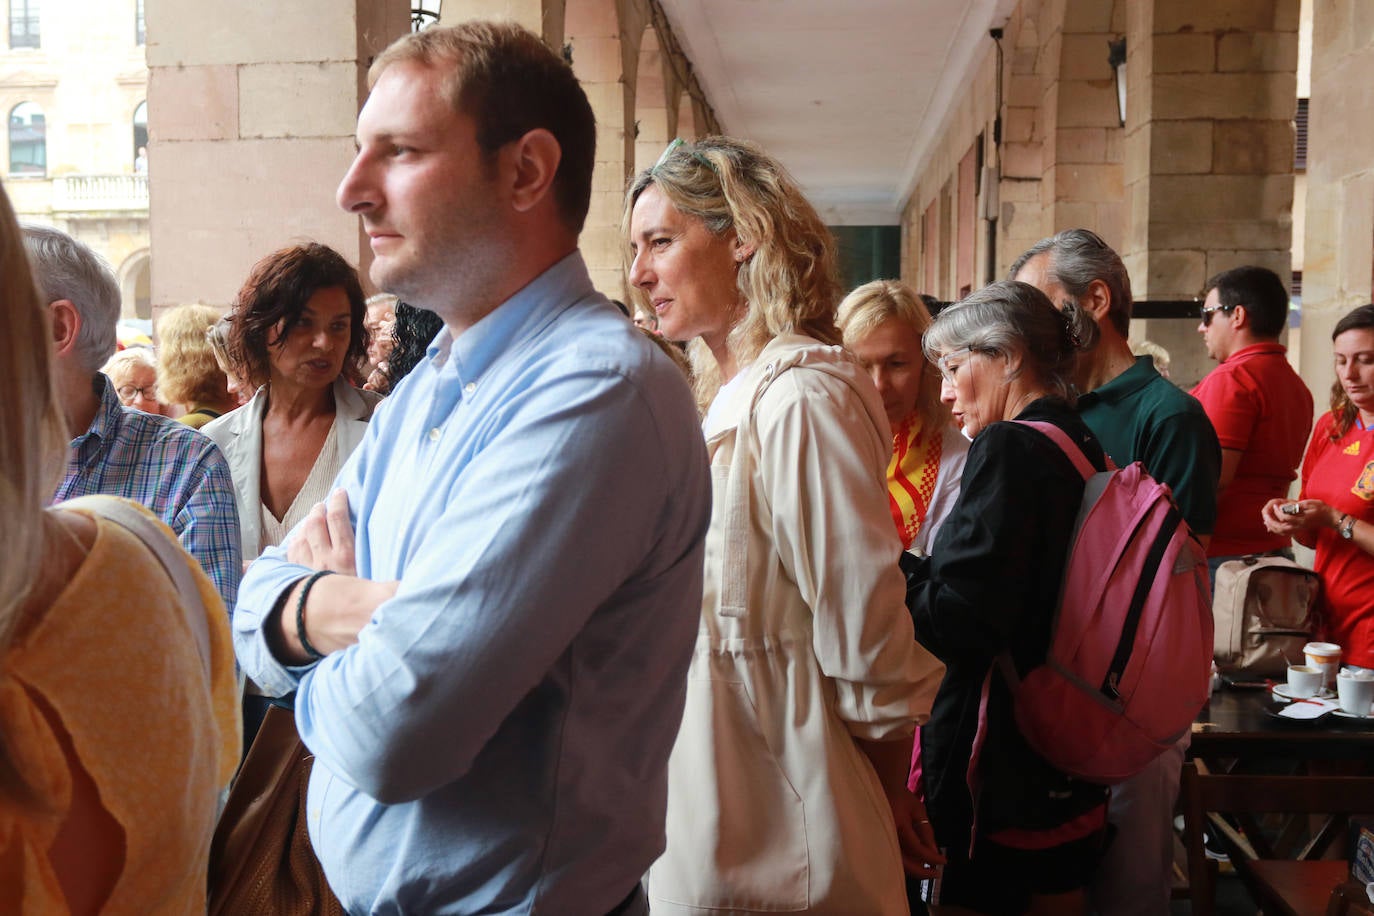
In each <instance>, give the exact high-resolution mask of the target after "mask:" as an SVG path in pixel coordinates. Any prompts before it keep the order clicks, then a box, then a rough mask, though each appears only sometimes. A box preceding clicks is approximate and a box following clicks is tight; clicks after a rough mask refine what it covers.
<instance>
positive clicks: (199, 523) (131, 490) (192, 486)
mask: <svg viewBox="0 0 1374 916" xmlns="http://www.w3.org/2000/svg"><path fill="white" fill-rule="evenodd" d="M94 384H95V389H96V392H97V393H98V394H99V395H100V410H99V412H98V413H96V415H95V419H94V420H92V421H91V426H90V429H88V430H86V432H85V433H84V434H82V435H80V436H77V437H76V438H75V439H73V440H72V443H71V448H70V450H69V451H68V453H67V469H66V473H65V474H64V475H63V477H62V483H61V485H60V486H59V487H58V488H57V494H56V495H55V496H54V497H53V502H54V503H58V502H61V501H63V500H66V499H73V498H75V497H77V496H90V495H92V494H96V493H102V494H106V495H109V496H123V497H125V498H127V499H132V500H134V501H135V502H139V503H142V504H143V505H145V506H147V507H148V509H149V510H151V511H152V513H153V514H154V515H156V516H158V517H159V518H161V519H162V520H163V521H164V522H166V523H167V526H168V527H169V528H171V529H172V530H173V531H174V532H176V536H177V537H178V538H179V539H180V540H181V546H182V547H184V548H186V552H187V553H189V554H190V555H191V556H193V557H195V558H196V560H198V561H199V562H200V565H201V567H202V568H203V569H204V570H205V572H206V573H207V574H208V575H209V576H210V580H211V581H212V582H214V583H215V588H216V589H218V590H219V593H220V597H222V598H223V599H224V606H225V607H226V608H228V609H229V611H230V613H232V612H233V609H234V600H235V599H236V598H237V597H238V590H239V579H240V578H241V577H242V575H243V559H242V555H241V552H240V548H239V513H238V507H237V504H236V503H235V501H234V484H233V481H232V480H231V479H230V477H229V465H228V463H227V462H225V460H224V456H223V455H221V454H220V451H219V447H218V446H217V445H215V443H213V442H211V441H210V440H209V439H207V438H206V437H205V436H203V435H201V434H200V433H199V432H197V431H196V430H194V429H192V428H191V427H189V426H187V425H186V424H184V423H178V422H177V421H175V420H170V419H168V418H167V417H158V416H154V415H153V414H147V413H143V412H142V411H140V410H134V409H132V408H128V407H124V406H123V405H121V404H120V403H119V398H118V397H117V396H116V395H115V390H114V385H113V384H111V383H110V380H109V379H108V378H106V377H105V376H104V375H103V374H97V375H96V377H95V383H94Z"/></svg>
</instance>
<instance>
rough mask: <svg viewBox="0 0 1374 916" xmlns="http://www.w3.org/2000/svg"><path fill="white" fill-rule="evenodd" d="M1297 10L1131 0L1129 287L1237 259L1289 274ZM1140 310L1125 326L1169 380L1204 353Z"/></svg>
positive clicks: (1155, 284) (1271, 4)
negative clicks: (1143, 337) (1165, 366)
mask: <svg viewBox="0 0 1374 916" xmlns="http://www.w3.org/2000/svg"><path fill="white" fill-rule="evenodd" d="M1349 2H1350V3H1352V4H1358V3H1359V2H1360V0H1349ZM1298 13H1299V0H1208V2H1206V3H1199V2H1197V0H1140V2H1137V3H1131V4H1128V6H1127V33H1126V37H1127V63H1126V69H1127V74H1128V80H1127V92H1128V98H1127V106H1126V142H1125V181H1126V199H1127V210H1128V214H1129V216H1128V219H1127V228H1126V240H1125V245H1124V246H1123V248H1124V250H1123V252H1122V254H1123V257H1124V260H1125V262H1126V267H1127V268H1128V269H1129V270H1130V273H1131V282H1132V286H1133V288H1134V291H1135V295H1136V298H1138V299H1185V298H1191V297H1192V296H1194V295H1196V294H1197V293H1198V292H1199V291H1200V290H1201V288H1202V285H1203V283H1204V282H1205V281H1206V279H1207V278H1208V277H1209V276H1211V275H1212V274H1214V273H1216V272H1218V271H1221V270H1225V269H1227V268H1230V267H1236V266H1238V265H1241V264H1258V265H1261V266H1264V267H1268V268H1270V269H1271V270H1273V271H1275V272H1276V273H1278V275H1279V276H1280V277H1282V278H1284V280H1285V283H1286V282H1287V280H1288V276H1289V270H1290V247H1291V234H1292V209H1293V125H1292V118H1293V113H1294V110H1295V107H1296V68H1297V57H1298V35H1297V32H1298ZM1309 257H1310V255H1309ZM1147 324H1148V325H1149V326H1148V327H1142V328H1140V329H1138V330H1133V336H1134V335H1135V334H1148V335H1149V336H1150V338H1151V339H1153V340H1155V341H1156V342H1157V343H1160V344H1162V345H1163V346H1165V347H1166V348H1167V349H1168V350H1169V351H1170V353H1171V354H1172V355H1173V357H1174V369H1173V373H1172V374H1173V376H1174V379H1175V381H1178V382H1179V383H1181V384H1185V385H1187V384H1191V383H1193V382H1195V381H1196V380H1197V379H1199V378H1201V377H1202V375H1204V374H1205V373H1206V372H1207V371H1208V370H1209V369H1210V368H1211V367H1212V364H1211V362H1210V361H1209V360H1208V359H1207V357H1206V353H1205V351H1204V350H1203V348H1202V345H1201V344H1200V343H1199V341H1198V337H1197V334H1196V333H1195V327H1196V326H1195V324H1194V323H1192V322H1189V321H1181V320H1173V321H1159V322H1149V323H1147Z"/></svg>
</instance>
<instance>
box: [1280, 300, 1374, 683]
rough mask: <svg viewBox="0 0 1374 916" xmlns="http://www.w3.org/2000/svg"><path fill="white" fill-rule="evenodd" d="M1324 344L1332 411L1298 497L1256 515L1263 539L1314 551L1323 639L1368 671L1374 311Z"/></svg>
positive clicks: (1373, 538) (1315, 435)
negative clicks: (1287, 539) (1278, 537)
mask: <svg viewBox="0 0 1374 916" xmlns="http://www.w3.org/2000/svg"><path fill="white" fill-rule="evenodd" d="M1331 340H1332V349H1333V351H1334V353H1335V362H1336V383H1335V385H1334V386H1332V389H1331V410H1330V411H1328V412H1327V413H1325V414H1323V415H1322V417H1321V419H1319V420H1318V421H1317V425H1316V428H1315V429H1314V430H1313V432H1312V440H1311V441H1310V442H1309V443H1308V444H1307V454H1306V456H1305V457H1304V458H1303V463H1302V492H1301V493H1300V494H1299V496H1298V500H1297V502H1292V501H1290V500H1285V499H1271V500H1270V501H1269V502H1268V503H1266V504H1265V506H1264V509H1263V511H1262V513H1261V514H1262V517H1263V518H1264V524H1265V527H1266V528H1268V529H1269V530H1270V531H1272V532H1274V533H1275V534H1286V535H1289V536H1291V537H1292V538H1293V539H1294V540H1296V541H1297V542H1298V543H1300V544H1302V545H1304V546H1306V547H1312V548H1315V549H1316V551H1317V556H1316V562H1315V564H1314V565H1315V568H1316V570H1317V572H1318V574H1320V575H1321V578H1322V592H1323V604H1324V605H1325V619H1324V628H1325V638H1327V639H1329V640H1331V641H1332V642H1334V643H1337V644H1339V645H1340V646H1341V647H1342V648H1343V649H1344V650H1345V651H1344V658H1345V661H1346V662H1348V663H1349V664H1352V665H1358V666H1360V667H1363V668H1374V305H1362V306H1360V307H1359V308H1357V309H1355V310H1354V311H1352V312H1351V313H1350V314H1348V315H1346V316H1345V317H1344V318H1342V319H1341V320H1340V321H1339V322H1337V324H1336V329H1335V331H1334V332H1333V333H1332V335H1331Z"/></svg>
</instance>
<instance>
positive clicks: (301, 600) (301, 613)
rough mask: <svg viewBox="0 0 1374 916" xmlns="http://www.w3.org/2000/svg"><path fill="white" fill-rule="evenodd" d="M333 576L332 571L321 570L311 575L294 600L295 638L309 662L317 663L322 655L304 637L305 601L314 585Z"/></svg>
mask: <svg viewBox="0 0 1374 916" xmlns="http://www.w3.org/2000/svg"><path fill="white" fill-rule="evenodd" d="M332 575H334V570H332V569H322V570H320V571H319V572H315V573H311V574H310V575H309V576H308V577H306V580H305V584H304V585H302V586H301V593H300V596H299V597H298V598H297V599H296V637H297V638H298V639H300V641H301V648H302V649H304V650H305V654H306V655H308V656H310V660H311V661H316V662H317V661H319V660H320V659H322V658H324V653H323V652H321V651H320V650H319V649H316V648H315V647H314V646H312V645H310V640H309V639H307V638H306V635H305V599H307V598H309V597H310V590H311V589H312V588H314V587H315V583H316V582H318V581H320V580H321V579H323V578H324V577H325V576H332Z"/></svg>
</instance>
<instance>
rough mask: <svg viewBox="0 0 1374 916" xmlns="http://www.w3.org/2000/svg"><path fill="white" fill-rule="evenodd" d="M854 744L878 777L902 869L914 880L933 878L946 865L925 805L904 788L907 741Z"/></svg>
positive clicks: (858, 741) (860, 741)
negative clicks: (890, 819)
mask: <svg viewBox="0 0 1374 916" xmlns="http://www.w3.org/2000/svg"><path fill="white" fill-rule="evenodd" d="M854 743H855V744H856V745H858V748H859V750H860V751H862V752H863V754H864V756H865V757H867V758H868V760H869V763H871V764H873V771H874V772H875V773H877V774H878V782H880V783H881V784H882V787H883V795H885V796H887V805H888V807H889V808H891V809H892V821H893V824H895V825H896V827H897V845H898V846H899V847H900V848H901V851H902V867H903V868H905V869H906V872H907V874H909V875H913V876H915V877H917V878H933V877H935V875H936V874H938V873H939V870H940V866H941V865H943V864H945V857H944V856H942V855H941V854H940V848H939V847H938V846H936V845H935V831H934V830H932V829H931V827H930V819H929V818H927V817H926V809H925V805H923V804H921V801H920V799H918V798H917V797H916V796H915V795H913V794H912V792H911V790H909V789H908V788H907V787H906V781H907V774H908V773H909V772H910V771H911V744H912V740H911V739H910V738H907V739H904V740H897V741H866V740H864V739H863V738H855V739H854Z"/></svg>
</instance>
